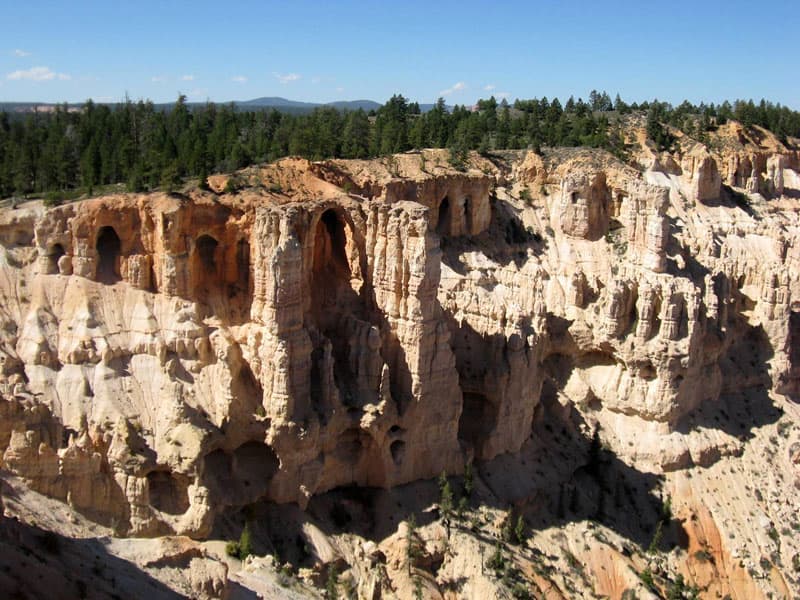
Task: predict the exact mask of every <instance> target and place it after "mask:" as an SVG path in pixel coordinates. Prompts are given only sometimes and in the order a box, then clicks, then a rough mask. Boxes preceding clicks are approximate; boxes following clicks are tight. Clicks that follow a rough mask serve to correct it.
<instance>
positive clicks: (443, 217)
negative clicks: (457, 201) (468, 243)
mask: <svg viewBox="0 0 800 600" xmlns="http://www.w3.org/2000/svg"><path fill="white" fill-rule="evenodd" d="M452 220H453V219H452V213H451V208H450V198H448V197H447V196H445V197H444V198H443V199H442V201H441V202H440V203H439V218H438V219H437V220H436V233H438V234H439V235H440V236H445V235H449V234H450V231H451V229H452Z"/></svg>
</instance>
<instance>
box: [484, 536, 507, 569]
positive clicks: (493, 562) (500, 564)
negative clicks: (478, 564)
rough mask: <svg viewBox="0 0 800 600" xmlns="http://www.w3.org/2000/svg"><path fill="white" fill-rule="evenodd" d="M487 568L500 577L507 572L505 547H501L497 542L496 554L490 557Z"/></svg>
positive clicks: (493, 553)
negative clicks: (504, 554)
mask: <svg viewBox="0 0 800 600" xmlns="http://www.w3.org/2000/svg"><path fill="white" fill-rule="evenodd" d="M486 566H487V567H489V568H490V569H492V570H493V571H494V572H495V573H496V574H497V575H498V576H499V575H500V574H502V572H503V571H505V569H506V559H505V557H504V556H503V547H502V546H501V545H500V542H497V544H496V545H495V547H494V552H492V555H491V556H490V557H489V561H488V562H487V563H486Z"/></svg>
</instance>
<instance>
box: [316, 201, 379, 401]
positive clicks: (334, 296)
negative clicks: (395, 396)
mask: <svg viewBox="0 0 800 600" xmlns="http://www.w3.org/2000/svg"><path fill="white" fill-rule="evenodd" d="M313 231H314V242H313V253H312V268H311V281H310V282H309V283H310V295H311V303H310V307H309V309H310V310H309V314H308V316H309V317H310V323H311V324H313V326H314V327H315V328H316V330H317V332H318V333H319V334H321V335H317V336H315V339H314V344H315V347H317V348H321V347H322V345H323V344H324V343H325V339H327V340H330V343H331V346H332V350H333V358H334V364H333V368H334V373H333V374H334V378H335V381H336V385H337V387H338V388H339V390H340V392H342V396H343V398H344V399H345V401H346V402H349V401H350V400H349V399H352V400H355V399H356V398H355V394H354V393H351V392H352V390H349V389H347V388H349V387H350V384H351V383H352V382H353V381H354V380H355V375H354V374H353V373H352V372H351V371H352V369H351V365H350V362H351V361H350V356H351V352H352V349H351V343H352V342H351V336H350V335H349V333H348V331H349V329H348V326H349V325H352V323H353V322H354V321H358V320H366V318H367V315H366V312H367V311H366V306H365V303H364V299H363V298H362V296H361V288H362V286H363V282H364V278H363V275H362V271H361V262H360V255H359V251H358V247H357V245H356V243H355V239H354V232H353V228H352V224H351V223H350V222H349V221H348V220H347V216H346V214H344V213H343V211H341V210H340V209H337V208H329V209H327V210H326V211H324V212H323V213H322V214H321V215H320V216H319V219H318V221H317V223H316V225H315V226H314V229H313ZM314 356H315V357H316V359H317V361H321V360H322V359H323V356H324V353H320V352H316V353H314ZM317 366H318V365H315V367H317ZM315 367H312V373H311V377H312V379H311V387H312V389H315V390H318V389H320V386H321V385H322V382H321V380H320V377H321V376H322V374H323V373H324V369H322V368H321V365H319V368H315Z"/></svg>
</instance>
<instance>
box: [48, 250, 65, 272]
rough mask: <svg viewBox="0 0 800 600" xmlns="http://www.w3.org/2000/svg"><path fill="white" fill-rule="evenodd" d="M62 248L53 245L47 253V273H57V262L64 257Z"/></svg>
mask: <svg viewBox="0 0 800 600" xmlns="http://www.w3.org/2000/svg"><path fill="white" fill-rule="evenodd" d="M65 254H66V252H64V246H62V245H61V244H53V245H52V246H51V247H50V250H49V251H48V253H47V272H48V273H51V274H52V273H58V261H59V260H61V257H62V256H64V255H65Z"/></svg>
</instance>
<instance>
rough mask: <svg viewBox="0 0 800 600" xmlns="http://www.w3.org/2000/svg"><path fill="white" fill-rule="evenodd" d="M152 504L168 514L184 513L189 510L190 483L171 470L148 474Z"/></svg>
mask: <svg viewBox="0 0 800 600" xmlns="http://www.w3.org/2000/svg"><path fill="white" fill-rule="evenodd" d="M147 485H148V489H149V491H150V506H152V507H153V508H155V509H156V510H158V511H161V512H163V513H167V514H168V515H182V514H183V513H185V512H186V511H187V510H189V491H188V490H189V485H188V481H187V480H186V478H185V477H183V476H181V475H179V474H175V473H170V472H169V471H151V472H150V473H148V474H147Z"/></svg>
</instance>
